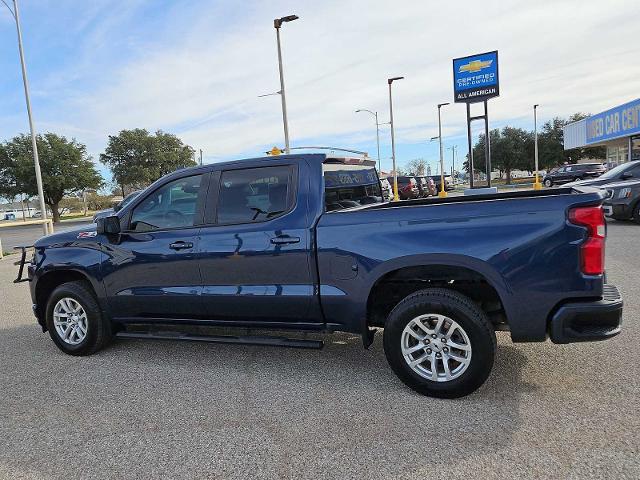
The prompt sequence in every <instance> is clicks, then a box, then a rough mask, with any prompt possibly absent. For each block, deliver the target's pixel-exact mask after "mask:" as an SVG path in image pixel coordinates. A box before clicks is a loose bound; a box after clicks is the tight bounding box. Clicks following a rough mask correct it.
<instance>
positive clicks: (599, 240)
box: [569, 206, 607, 275]
mask: <svg viewBox="0 0 640 480" xmlns="http://www.w3.org/2000/svg"><path fill="white" fill-rule="evenodd" d="M569 221H570V222H571V223H573V224H574V225H580V226H581V227H586V228H587V240H586V241H585V242H584V243H583V244H582V245H581V246H580V265H581V269H582V273H584V274H585V275H601V274H603V273H604V240H605V237H606V234H607V227H606V224H605V220H604V212H603V210H602V206H598V207H578V208H572V209H571V210H569Z"/></svg>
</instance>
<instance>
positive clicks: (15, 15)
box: [2, 0, 49, 235]
mask: <svg viewBox="0 0 640 480" xmlns="http://www.w3.org/2000/svg"><path fill="white" fill-rule="evenodd" d="M2 3H4V4H5V6H6V7H7V9H8V10H9V11H10V12H11V15H12V16H13V19H14V20H15V21H16V30H17V32H18V51H19V52H20V66H21V67H22V83H23V84H24V97H25V101H26V102H27V116H28V117H29V129H30V131H31V146H32V148H33V164H34V166H35V170H36V184H37V187H38V198H39V200H40V212H42V220H46V219H47V208H46V205H45V203H44V191H43V188H42V172H41V171H40V159H39V158H38V145H37V143H36V132H35V128H34V126H33V115H32V114H31V97H30V95H29V80H28V79H27V67H26V65H25V62H24V51H23V48H22V30H21V29H20V12H19V10H18V1H17V0H13V11H12V10H11V8H9V5H7V4H6V3H5V2H4V0H3V2H2ZM42 229H43V231H44V234H45V235H47V234H48V233H49V228H48V227H47V222H43V223H42Z"/></svg>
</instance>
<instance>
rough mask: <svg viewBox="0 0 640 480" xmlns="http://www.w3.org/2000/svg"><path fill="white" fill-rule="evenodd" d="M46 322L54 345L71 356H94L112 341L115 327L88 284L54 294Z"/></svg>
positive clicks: (62, 288) (72, 285)
mask: <svg viewBox="0 0 640 480" xmlns="http://www.w3.org/2000/svg"><path fill="white" fill-rule="evenodd" d="M46 322H47V330H48V331H49V336H50V337H51V339H52V340H53V342H54V343H55V344H56V346H57V347H58V348H59V349H60V350H62V351H63V352H65V353H68V354H69V355H91V354H92V353H94V352H96V351H98V350H100V349H101V348H103V347H104V346H106V345H107V344H108V343H109V341H110V340H111V325H110V324H109V322H108V321H107V320H105V319H104V317H103V315H102V312H101V311H100V307H99V306H98V302H97V301H96V298H95V296H94V295H93V292H92V291H91V288H90V286H89V285H88V284H87V283H85V282H69V283H64V284H62V285H60V286H59V287H57V288H56V289H55V290H54V291H53V293H52V294H51V296H50V297H49V300H48V302H47V310H46Z"/></svg>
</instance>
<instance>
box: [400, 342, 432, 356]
mask: <svg viewBox="0 0 640 480" xmlns="http://www.w3.org/2000/svg"><path fill="white" fill-rule="evenodd" d="M425 348H426V347H425V346H424V345H422V344H421V343H418V344H417V345H414V346H413V347H407V348H404V347H403V348H402V353H403V354H405V355H409V354H411V353H413V352H417V351H418V350H423V349H425Z"/></svg>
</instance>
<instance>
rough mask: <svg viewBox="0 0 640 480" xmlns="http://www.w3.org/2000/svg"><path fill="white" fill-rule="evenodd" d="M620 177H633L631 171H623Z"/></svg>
mask: <svg viewBox="0 0 640 480" xmlns="http://www.w3.org/2000/svg"><path fill="white" fill-rule="evenodd" d="M620 178H621V179H622V180H628V179H630V178H633V173H631V172H624V173H623V174H622V175H620Z"/></svg>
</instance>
